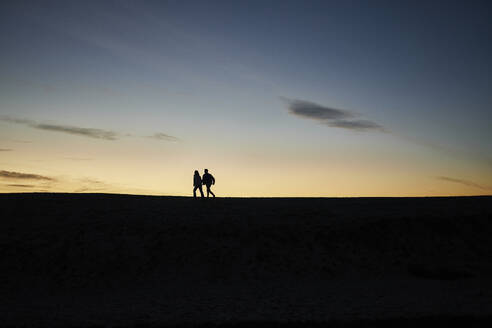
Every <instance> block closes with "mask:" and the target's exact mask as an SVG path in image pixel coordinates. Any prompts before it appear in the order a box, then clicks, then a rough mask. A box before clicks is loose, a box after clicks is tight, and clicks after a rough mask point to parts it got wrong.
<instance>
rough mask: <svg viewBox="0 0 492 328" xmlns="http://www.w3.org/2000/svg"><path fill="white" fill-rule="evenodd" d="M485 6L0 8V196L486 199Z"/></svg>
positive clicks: (98, 4) (489, 26) (490, 156)
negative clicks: (199, 177)
mask: <svg viewBox="0 0 492 328" xmlns="http://www.w3.org/2000/svg"><path fill="white" fill-rule="evenodd" d="M491 9H492V5H490V2H488V1H377V0H376V1H350V0H348V1H269V0H263V1H183V0H180V1H145V0H144V1H126V0H120V1H18V0H16V1H2V2H1V3H0V48H1V51H0V73H1V74H0V192H109V193H131V194H149V195H180V196H189V195H192V189H193V186H192V183H193V171H194V170H199V171H200V173H203V170H204V169H205V168H208V169H209V171H210V173H212V174H213V175H214V177H215V179H216V185H215V186H214V187H213V190H214V192H215V193H216V195H218V196H222V197H360V196H392V197H400V196H448V195H458V196H461V195H490V194H492V129H491V117H492V116H491V114H492V92H491V87H490V86H491V75H492V42H490V40H492V20H491V19H490V13H491Z"/></svg>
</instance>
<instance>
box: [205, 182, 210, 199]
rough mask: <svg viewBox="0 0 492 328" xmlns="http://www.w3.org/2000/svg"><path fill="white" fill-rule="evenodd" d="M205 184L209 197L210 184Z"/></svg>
mask: <svg viewBox="0 0 492 328" xmlns="http://www.w3.org/2000/svg"><path fill="white" fill-rule="evenodd" d="M205 186H206V187H207V198H208V196H209V194H210V186H209V185H205Z"/></svg>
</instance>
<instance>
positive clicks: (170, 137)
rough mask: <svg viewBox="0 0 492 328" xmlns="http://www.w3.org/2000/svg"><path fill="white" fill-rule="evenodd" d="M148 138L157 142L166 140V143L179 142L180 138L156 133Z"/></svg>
mask: <svg viewBox="0 0 492 328" xmlns="http://www.w3.org/2000/svg"><path fill="white" fill-rule="evenodd" d="M148 138H152V139H157V140H165V141H179V138H176V137H173V136H170V135H168V134H165V133H155V134H153V135H151V136H148Z"/></svg>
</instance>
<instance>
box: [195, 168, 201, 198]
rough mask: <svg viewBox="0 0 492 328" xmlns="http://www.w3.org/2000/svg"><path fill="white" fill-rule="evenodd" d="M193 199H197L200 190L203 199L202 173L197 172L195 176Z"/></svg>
mask: <svg viewBox="0 0 492 328" xmlns="http://www.w3.org/2000/svg"><path fill="white" fill-rule="evenodd" d="M193 187H194V188H193V197H194V198H196V190H197V189H200V194H201V195H202V197H203V189H202V178H201V177H200V173H198V171H197V170H195V175H194V176H193Z"/></svg>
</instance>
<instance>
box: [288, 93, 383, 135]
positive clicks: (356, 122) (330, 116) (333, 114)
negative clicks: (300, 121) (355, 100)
mask: <svg viewBox="0 0 492 328" xmlns="http://www.w3.org/2000/svg"><path fill="white" fill-rule="evenodd" d="M281 99H282V100H284V101H285V102H286V103H287V109H288V111H289V113H290V114H292V115H295V116H298V117H301V118H307V119H312V120H316V121H318V122H321V123H323V124H325V125H327V126H330V127H334V128H341V129H347V130H353V131H378V132H387V130H386V129H385V128H384V127H383V126H382V125H381V124H378V123H376V122H373V121H369V120H363V119H359V118H358V117H359V116H360V115H357V114H355V113H353V112H351V111H348V110H344V109H337V108H332V107H327V106H322V105H319V104H316V103H314V102H311V101H306V100H300V99H289V98H284V97H281Z"/></svg>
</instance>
